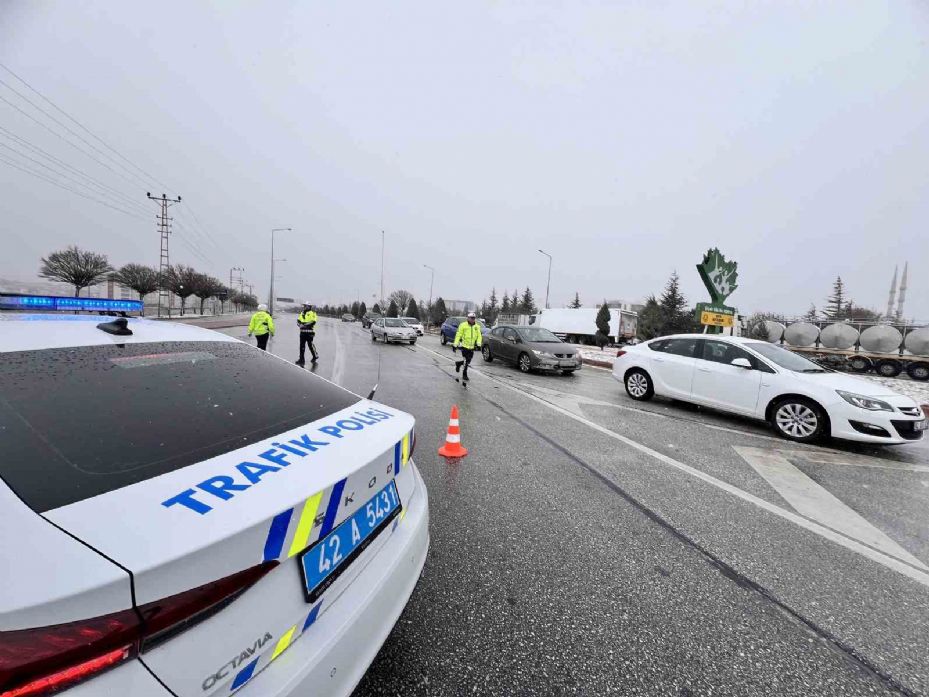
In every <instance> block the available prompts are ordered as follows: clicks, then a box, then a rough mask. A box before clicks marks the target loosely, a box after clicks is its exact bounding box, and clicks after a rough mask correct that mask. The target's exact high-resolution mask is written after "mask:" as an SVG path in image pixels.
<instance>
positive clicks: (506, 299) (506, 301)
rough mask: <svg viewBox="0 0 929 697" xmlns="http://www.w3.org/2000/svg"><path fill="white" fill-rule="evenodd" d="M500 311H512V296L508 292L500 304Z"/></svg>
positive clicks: (505, 313) (506, 312)
mask: <svg viewBox="0 0 929 697" xmlns="http://www.w3.org/2000/svg"><path fill="white" fill-rule="evenodd" d="M500 312H501V313H502V314H504V315H508V314H509V313H510V296H509V295H507V294H506V293H504V294H503V302H502V303H501V304H500Z"/></svg>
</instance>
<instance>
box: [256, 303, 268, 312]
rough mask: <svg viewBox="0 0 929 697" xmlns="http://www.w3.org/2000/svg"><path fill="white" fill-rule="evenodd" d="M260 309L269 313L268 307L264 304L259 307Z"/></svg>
mask: <svg viewBox="0 0 929 697" xmlns="http://www.w3.org/2000/svg"><path fill="white" fill-rule="evenodd" d="M258 309H259V310H261V311H262V312H267V311H268V306H267V305H265V304H264V303H261V304H260V305H259V306H258Z"/></svg>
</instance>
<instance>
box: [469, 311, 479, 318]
mask: <svg viewBox="0 0 929 697" xmlns="http://www.w3.org/2000/svg"><path fill="white" fill-rule="evenodd" d="M475 317H477V315H475V314H474V313H473V312H469V313H468V319H474V318H475Z"/></svg>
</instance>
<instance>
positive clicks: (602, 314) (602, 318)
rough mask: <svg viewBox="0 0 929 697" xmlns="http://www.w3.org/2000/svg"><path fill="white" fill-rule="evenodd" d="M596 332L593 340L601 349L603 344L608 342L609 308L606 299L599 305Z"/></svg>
mask: <svg viewBox="0 0 929 697" xmlns="http://www.w3.org/2000/svg"><path fill="white" fill-rule="evenodd" d="M596 321H597V333H596V334H594V340H595V341H596V342H597V346H599V347H600V349H601V350H602V349H603V347H604V346H606V345H607V344H608V343H610V308H609V307H607V305H606V300H604V301H603V304H602V305H601V306H600V310H599V311H598V312H597V320H596Z"/></svg>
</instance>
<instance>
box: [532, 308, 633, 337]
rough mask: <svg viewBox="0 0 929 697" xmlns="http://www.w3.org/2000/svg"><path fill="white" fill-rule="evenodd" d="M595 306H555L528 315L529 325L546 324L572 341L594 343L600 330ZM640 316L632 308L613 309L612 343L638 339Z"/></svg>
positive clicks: (555, 333) (610, 333) (548, 327)
mask: <svg viewBox="0 0 929 697" xmlns="http://www.w3.org/2000/svg"><path fill="white" fill-rule="evenodd" d="M598 312H599V309H598V308H596V307H579V308H576V309H575V308H569V307H566V308H553V309H550V310H541V311H540V312H539V314H537V315H532V316H531V317H530V318H529V322H528V323H529V324H532V325H533V326H537V327H544V328H545V329H548V330H549V331H550V332H551V333H552V334H554V335H555V336H557V337H558V338H560V339H564V340H565V341H567V342H568V343H571V344H594V343H595V340H594V335H595V334H596V333H597V313H598ZM638 320H639V315H638V313H637V312H633V311H631V310H623V309H620V308H618V307H611V308H610V331H609V335H608V336H609V337H610V342H611V343H615V344H621V343H625V342H627V341H631V340H632V339H633V338H635V333H636V329H637V325H638Z"/></svg>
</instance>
